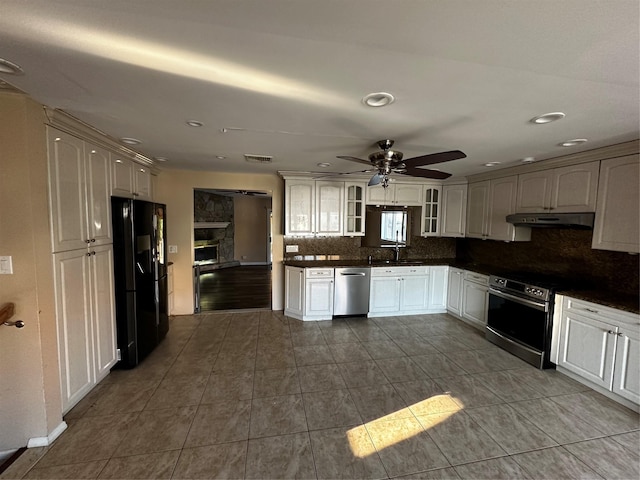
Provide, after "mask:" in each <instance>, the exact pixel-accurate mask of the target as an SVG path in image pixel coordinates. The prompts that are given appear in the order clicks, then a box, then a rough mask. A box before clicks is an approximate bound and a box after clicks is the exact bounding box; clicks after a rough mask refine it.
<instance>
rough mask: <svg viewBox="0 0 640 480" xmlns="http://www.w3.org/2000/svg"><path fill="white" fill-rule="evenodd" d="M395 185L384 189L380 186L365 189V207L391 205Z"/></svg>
mask: <svg viewBox="0 0 640 480" xmlns="http://www.w3.org/2000/svg"><path fill="white" fill-rule="evenodd" d="M395 187H396V186H395V184H393V183H392V184H391V185H389V186H387V188H384V187H383V186H382V185H375V186H373V187H367V205H393V201H394V199H395Z"/></svg>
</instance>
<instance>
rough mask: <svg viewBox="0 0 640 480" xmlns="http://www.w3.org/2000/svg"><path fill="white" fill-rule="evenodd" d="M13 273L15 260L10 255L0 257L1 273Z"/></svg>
mask: <svg viewBox="0 0 640 480" xmlns="http://www.w3.org/2000/svg"><path fill="white" fill-rule="evenodd" d="M2 274H4V275H12V274H13V262H12V259H11V257H10V256H5V257H0V275H2Z"/></svg>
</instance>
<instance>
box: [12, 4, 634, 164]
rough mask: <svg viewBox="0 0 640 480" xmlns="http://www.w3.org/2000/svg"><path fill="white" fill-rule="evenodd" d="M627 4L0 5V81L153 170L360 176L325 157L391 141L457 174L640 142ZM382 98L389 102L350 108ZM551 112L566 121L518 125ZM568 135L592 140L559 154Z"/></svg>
mask: <svg viewBox="0 0 640 480" xmlns="http://www.w3.org/2000/svg"><path fill="white" fill-rule="evenodd" d="M639 5H640V3H639V2H638V0H629V1H623V0H608V1H602V0H596V1H592V0H416V1H403V0H393V1H391V0H384V1H375V0H309V1H305V0H252V1H243V0H229V1H221V0H216V1H213V0H208V1H207V0H201V1H195V0H194V1H185V0H109V1H104V0H103V1H98V0H94V1H90V0H55V1H51V0H2V1H1V5H0V57H1V58H4V59H6V60H10V61H12V62H14V63H17V64H19V65H20V66H21V67H22V68H23V69H24V72H25V73H24V75H20V76H13V75H8V74H0V79H3V80H5V81H7V82H9V83H11V84H13V85H15V86H16V87H18V88H20V89H22V90H23V91H25V92H27V93H28V94H30V95H31V96H32V97H33V98H35V99H36V100H38V101H40V102H41V103H43V104H45V105H48V106H50V107H55V108H60V109H63V110H65V111H67V112H69V113H71V114H72V115H74V116H76V117H78V118H79V119H81V120H83V121H85V122H87V123H89V124H91V125H93V126H95V127H97V128H98V129H100V130H102V131H103V132H106V133H107V134H109V135H111V136H113V137H115V138H121V137H134V138H137V139H140V140H141V141H142V144H141V145H139V146H138V147H134V148H136V149H138V150H139V151H141V152H142V153H144V154H146V155H148V156H151V157H167V158H168V161H167V162H165V163H162V164H159V166H160V167H161V168H181V169H196V170H214V171H226V172H275V171H278V170H298V171H326V170H330V171H333V172H350V171H356V170H361V169H362V168H363V165H361V164H358V163H354V162H350V161H348V160H340V159H337V158H336V155H352V156H358V157H360V158H366V156H367V154H368V153H370V152H372V151H374V150H377V147H375V145H374V143H375V141H377V140H380V139H383V138H391V139H395V140H396V144H395V149H397V150H400V151H403V152H404V154H405V158H409V157H413V156H418V155H423V154H428V153H435V152H439V151H444V150H454V149H459V150H462V151H464V152H465V153H466V154H467V156H468V157H467V158H466V159H464V160H457V161H453V162H448V163H443V164H439V165H434V167H435V168H440V169H442V170H444V171H448V172H451V173H453V174H454V175H456V176H459V175H468V174H473V173H478V172H481V171H486V170H487V167H484V166H483V164H484V163H487V162H501V164H500V165H499V167H494V168H501V167H507V166H512V165H516V164H519V163H520V160H521V159H522V158H523V157H529V156H531V157H535V158H536V159H539V160H541V159H546V158H551V157H556V156H559V155H563V154H567V153H574V152H577V151H581V150H588V149H592V148H596V147H600V146H605V145H610V144H614V143H620V142H623V141H627V140H633V139H636V138H638V137H639V136H640V135H639V122H640V120H639V104H640V100H639V92H640V82H639V76H640V65H639V59H640V36H639V30H640V11H639V9H640V6H639ZM380 91H384V92H390V93H392V94H393V95H394V96H395V98H396V101H395V102H394V103H393V104H391V105H389V106H387V107H384V108H371V107H367V106H365V105H364V104H363V103H362V101H361V100H362V98H363V97H364V96H365V95H366V94H368V93H371V92H380ZM556 111H562V112H564V113H566V118H564V119H563V120H560V121H557V122H555V123H551V124H546V125H534V124H532V123H531V122H529V120H530V119H531V118H532V117H535V116H537V115H540V114H543V113H547V112H556ZM192 119H193V120H199V121H201V122H203V124H204V125H203V126H202V127H200V128H193V127H189V126H187V125H186V123H185V122H186V121H187V120H192ZM223 129H227V132H226V133H223ZM574 138H587V139H588V140H589V141H588V142H587V143H586V144H584V145H582V146H579V147H572V148H564V147H560V146H558V144H559V143H560V142H562V141H566V140H570V139H574ZM243 154H259V155H272V156H273V157H274V158H273V163H272V164H271V165H257V164H252V163H248V162H245V160H244V157H243ZM216 156H224V157H226V158H225V159H222V160H221V159H218V158H216ZM319 162H330V163H331V164H332V165H331V167H329V168H328V169H324V170H323V169H321V168H319V167H318V166H317V163H319Z"/></svg>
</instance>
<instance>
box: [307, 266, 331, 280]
mask: <svg viewBox="0 0 640 480" xmlns="http://www.w3.org/2000/svg"><path fill="white" fill-rule="evenodd" d="M304 277H305V278H333V268H305V270H304Z"/></svg>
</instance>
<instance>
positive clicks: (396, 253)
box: [393, 230, 400, 262]
mask: <svg viewBox="0 0 640 480" xmlns="http://www.w3.org/2000/svg"><path fill="white" fill-rule="evenodd" d="M399 235H400V232H399V231H398V230H396V246H395V247H394V249H393V261H394V262H397V261H398V260H400V243H399V241H398V239H399Z"/></svg>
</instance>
